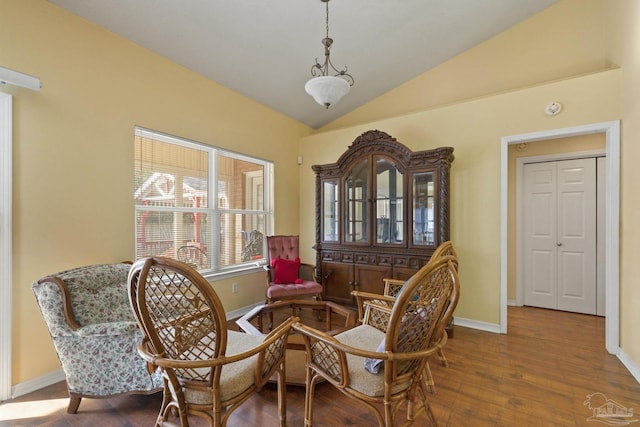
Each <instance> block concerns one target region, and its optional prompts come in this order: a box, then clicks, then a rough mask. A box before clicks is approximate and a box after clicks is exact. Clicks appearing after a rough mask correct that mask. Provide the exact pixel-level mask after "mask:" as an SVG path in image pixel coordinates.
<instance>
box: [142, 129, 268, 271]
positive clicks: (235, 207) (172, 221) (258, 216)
mask: <svg viewBox="0 0 640 427" xmlns="http://www.w3.org/2000/svg"><path fill="white" fill-rule="evenodd" d="M272 170H273V163H271V162H268V161H265V160H261V159H256V158H253V157H249V156H245V155H242V154H238V153H234V152H230V151H226V150H222V149H219V148H215V147H210V146H207V145H203V144H199V143H196V142H193V141H188V140H184V139H180V138H177V137H173V136H169V135H164V134H160V133H157V132H153V131H149V130H146V129H141V128H136V131H135V191H134V200H135V216H136V218H135V221H136V231H135V232H136V258H140V257H145V256H153V255H155V256H166V257H170V258H175V259H177V260H180V261H184V262H186V263H188V264H190V265H192V266H193V267H195V268H196V269H197V270H199V271H201V272H204V273H206V272H209V273H223V272H231V271H237V270H243V269H248V268H251V267H254V266H255V265H256V264H257V263H258V264H260V263H262V262H263V261H264V258H265V256H264V245H263V236H264V235H265V234H266V233H267V232H268V231H270V230H271V229H272V224H273V218H272V215H271V212H272V209H271V200H272V194H273V189H272V184H271V183H272V179H271V176H272Z"/></svg>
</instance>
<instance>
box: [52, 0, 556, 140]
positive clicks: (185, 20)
mask: <svg viewBox="0 0 640 427" xmlns="http://www.w3.org/2000/svg"><path fill="white" fill-rule="evenodd" d="M49 1H50V2H52V3H54V4H57V5H59V6H61V7H63V8H65V9H67V10H69V11H71V12H73V13H75V14H77V15H80V16H82V17H83V18H85V19H87V20H89V21H92V22H95V23H96V24H98V25H100V26H101V27H104V28H106V29H108V30H110V31H112V32H114V33H117V34H119V35H121V36H123V37H125V38H127V39H129V40H131V41H133V42H135V43H137V44H139V45H141V46H143V47H145V48H147V49H150V50H152V51H154V52H156V53H158V54H160V55H162V56H165V57H167V58H169V59H171V60H173V61H175V62H177V63H179V64H182V65H183V66H185V67H187V68H189V69H191V70H193V71H196V72H197V73H200V74H202V75H203V76H206V77H208V78H210V79H212V80H215V81H217V82H219V83H221V84H223V85H224V86H227V87H229V88H231V89H233V90H235V91H237V92H240V93H242V94H244V95H246V96H248V97H249V98H252V99H254V100H256V101H258V102H260V103H262V104H264V105H266V106H268V107H271V108H273V109H275V110H277V111H280V112H282V113H283V114H285V115H287V116H289V117H292V118H294V119H296V120H299V121H301V122H303V123H306V124H307V125H309V126H311V127H313V128H319V127H321V126H323V125H325V124H327V123H329V122H331V121H332V120H335V119H336V118H338V117H340V116H342V115H344V114H346V113H348V112H350V111H352V110H354V109H355V108H357V107H359V106H361V105H363V104H365V103H367V102H368V101H371V100H372V99H374V98H376V97H378V96H380V95H382V94H384V93H385V92H387V91H389V90H390V89H392V88H394V87H396V86H398V85H400V84H402V83H403V82H406V81H408V80H410V79H411V78H413V77H416V76H418V75H420V74H422V73H424V72H425V71H426V70H429V69H430V68H433V67H435V66H437V65H438V64H440V63H442V62H444V61H446V60H448V59H450V58H452V57H454V56H456V55H458V54H459V53H461V52H463V51H465V50H467V49H469V48H471V47H473V46H475V45H477V44H479V43H481V42H483V41H484V40H487V39H488V38H490V37H492V36H494V35H496V34H498V33H500V32H502V31H504V30H505V29H507V28H509V27H511V26H513V25H514V24H516V23H518V22H520V21H522V20H525V19H527V18H529V17H530V16H532V15H534V14H536V13H538V12H540V11H541V10H543V9H545V8H547V7H549V6H551V5H552V4H554V3H556V2H557V1H558V0H400V1H399V0H334V1H330V3H329V36H330V37H331V38H332V39H333V40H334V44H333V47H332V49H331V60H332V62H333V64H334V65H335V66H336V68H338V69H342V68H344V67H345V66H346V67H347V68H348V72H349V73H350V74H351V75H352V76H353V77H354V79H355V85H354V86H353V87H352V88H351V92H350V93H349V94H348V95H347V96H345V97H344V98H343V99H342V100H341V101H340V102H339V103H337V104H335V105H333V106H331V107H330V108H329V109H328V110H327V109H325V108H324V107H322V106H320V105H318V104H316V103H315V101H314V100H313V98H311V97H310V96H309V95H307V94H306V92H305V91H304V84H305V83H306V81H307V80H308V79H309V78H310V77H311V74H310V71H311V66H312V65H313V64H314V63H315V59H316V58H319V59H322V57H323V55H324V48H323V45H322V43H321V40H322V39H323V38H324V37H325V32H326V27H325V3H323V2H321V0H272V1H265V0H49ZM167 83H168V84H170V82H167Z"/></svg>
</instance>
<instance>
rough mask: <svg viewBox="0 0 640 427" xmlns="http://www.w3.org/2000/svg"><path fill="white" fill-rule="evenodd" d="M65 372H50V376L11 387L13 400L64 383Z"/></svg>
mask: <svg viewBox="0 0 640 427" xmlns="http://www.w3.org/2000/svg"><path fill="white" fill-rule="evenodd" d="M64 378H65V377H64V372H63V371H62V369H58V370H57V371H53V372H49V373H48V374H45V375H42V376H40V377H37V378H34V379H31V380H28V381H25V382H23V383H19V384H16V385H14V386H13V387H11V398H12V399H13V398H16V397H19V396H22V395H24V394H28V393H31V392H32V391H36V390H40V389H41V388H44V387H47V386H50V385H52V384H55V383H58V382H60V381H64Z"/></svg>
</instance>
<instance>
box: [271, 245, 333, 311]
mask: <svg viewBox="0 0 640 427" xmlns="http://www.w3.org/2000/svg"><path fill="white" fill-rule="evenodd" d="M299 240H300V239H299V236H267V262H268V263H267V266H266V269H267V303H270V302H273V301H278V300H283V299H292V298H298V297H303V296H314V297H316V298H317V299H322V285H321V284H320V283H317V282H316V281H315V275H314V271H315V266H313V265H311V264H304V263H301V262H300V255H299V251H298V248H299Z"/></svg>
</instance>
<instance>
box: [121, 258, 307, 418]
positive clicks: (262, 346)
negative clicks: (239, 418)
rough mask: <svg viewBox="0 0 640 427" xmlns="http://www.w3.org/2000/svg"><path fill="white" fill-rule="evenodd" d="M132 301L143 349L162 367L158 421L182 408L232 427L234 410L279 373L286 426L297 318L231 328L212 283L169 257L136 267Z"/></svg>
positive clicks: (183, 412)
mask: <svg viewBox="0 0 640 427" xmlns="http://www.w3.org/2000/svg"><path fill="white" fill-rule="evenodd" d="M128 282H129V299H130V302H131V306H132V307H133V311H134V314H135V316H136V319H137V321H138V324H139V326H140V328H141V329H142V331H143V335H144V338H143V341H142V343H141V344H140V345H139V346H138V353H139V354H140V355H141V356H142V358H143V359H145V360H146V361H147V362H148V363H150V364H153V365H157V366H159V367H160V368H161V372H162V375H163V378H164V399H163V403H162V408H161V410H160V414H159V416H158V422H157V425H163V424H164V423H165V422H166V421H167V419H168V417H169V416H170V415H171V414H173V413H177V415H178V416H179V418H180V426H182V427H186V426H188V425H189V424H188V418H187V415H188V414H193V415H197V416H200V417H204V418H205V419H207V421H208V422H209V425H211V426H219V425H225V424H226V421H227V419H228V417H229V415H230V414H231V412H232V411H233V410H235V409H236V408H237V407H238V406H239V405H240V404H241V403H242V402H244V401H245V400H246V399H248V398H249V397H250V396H251V394H253V393H255V392H257V391H259V390H260V389H261V388H262V386H264V384H265V383H266V382H267V381H268V380H269V378H270V377H272V376H273V375H274V374H277V378H278V381H279V386H278V409H279V416H280V424H281V425H284V424H285V420H286V408H285V389H284V387H283V383H284V356H285V350H286V341H287V337H288V334H289V331H290V329H291V325H292V324H293V323H294V322H295V321H297V320H298V319H297V318H295V317H291V318H290V319H288V320H287V321H285V322H284V323H282V324H281V325H279V326H278V327H277V328H275V329H274V330H273V331H272V332H271V333H269V334H268V335H266V336H264V337H262V336H250V335H247V334H242V333H240V332H237V331H229V330H227V326H226V316H225V312H224V309H223V306H222V303H221V302H220V299H219V298H218V296H217V294H216V293H215V291H214V290H213V287H212V286H211V284H210V283H209V282H208V281H207V280H206V279H205V278H204V277H202V275H200V273H198V272H197V271H196V270H194V269H193V268H192V267H190V266H189V265H187V264H185V263H183V262H180V261H177V260H173V259H169V258H162V257H152V258H145V259H140V260H138V261H137V262H135V263H134V264H133V266H132V268H131V270H130V272H129V281H128Z"/></svg>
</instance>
